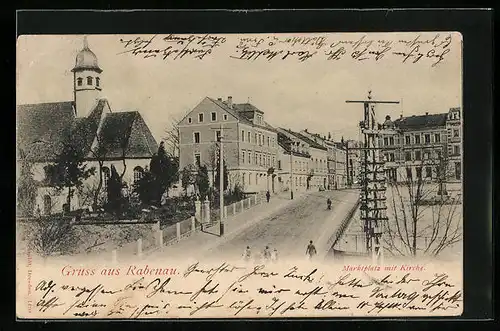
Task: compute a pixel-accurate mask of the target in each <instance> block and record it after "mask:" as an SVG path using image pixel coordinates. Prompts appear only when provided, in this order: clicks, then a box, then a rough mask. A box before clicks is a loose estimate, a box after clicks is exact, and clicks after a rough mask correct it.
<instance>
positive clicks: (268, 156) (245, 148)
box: [178, 97, 278, 192]
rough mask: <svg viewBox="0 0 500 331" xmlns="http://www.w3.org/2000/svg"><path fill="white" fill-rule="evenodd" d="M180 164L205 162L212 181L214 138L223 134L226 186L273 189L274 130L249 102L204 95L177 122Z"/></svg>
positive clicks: (203, 163) (216, 153)
mask: <svg viewBox="0 0 500 331" xmlns="http://www.w3.org/2000/svg"><path fill="white" fill-rule="evenodd" d="M178 126H179V149H180V157H179V163H180V167H181V169H182V168H184V167H185V166H187V165H188V164H194V165H196V166H200V165H206V166H207V168H208V170H209V172H210V173H211V176H209V180H210V183H211V184H213V180H214V178H215V170H216V167H217V159H216V158H217V155H218V152H217V150H218V144H217V137H219V136H220V134H221V130H222V135H223V156H224V162H225V163H226V166H227V169H228V172H229V185H230V186H234V185H236V184H239V185H241V186H242V187H243V189H244V190H245V191H246V192H258V191H264V190H267V189H269V190H272V189H273V187H275V186H276V184H277V183H276V181H277V179H276V176H277V175H276V173H275V172H274V169H276V167H277V163H278V138H277V133H276V130H275V129H274V128H273V127H272V126H270V125H269V124H267V122H266V121H265V120H264V112H263V111H262V110H260V109H258V108H257V107H255V106H254V105H252V104H250V103H239V104H235V103H233V101H232V97H228V98H227V100H226V101H223V100H222V98H218V99H213V98H209V97H205V98H204V99H203V100H202V101H201V102H200V103H199V104H198V105H197V106H196V107H194V108H193V110H191V111H190V112H189V113H188V114H187V115H186V116H185V117H184V118H183V119H182V120H181V121H180V122H179V125H178Z"/></svg>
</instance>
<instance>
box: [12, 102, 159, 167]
mask: <svg viewBox="0 0 500 331" xmlns="http://www.w3.org/2000/svg"><path fill="white" fill-rule="evenodd" d="M106 105H107V100H105V99H100V100H99V102H98V103H97V105H96V106H95V108H94V109H93V110H92V111H91V112H90V114H89V115H88V116H87V117H83V118H76V117H75V112H74V109H73V103H72V102H56V103H41V104H30V105H19V106H18V107H17V146H18V150H19V151H23V153H25V155H26V156H27V157H28V158H29V159H30V160H32V161H34V162H49V161H53V160H54V159H55V157H56V156H57V155H58V154H59V153H60V152H61V151H62V148H63V146H64V144H65V143H69V142H71V143H75V144H76V145H77V146H79V147H80V148H81V150H82V152H83V153H84V154H85V155H87V159H88V160H92V159H95V158H96V157H98V156H99V157H102V158H104V159H106V160H113V159H116V158H121V157H123V155H125V157H126V158H149V157H151V156H152V155H153V153H155V152H156V151H157V149H158V145H157V143H156V141H155V139H154V137H153V135H152V134H151V131H150V130H149V128H148V126H147V125H146V123H145V122H144V119H143V118H142V116H141V115H140V113H139V112H137V111H133V112H112V113H106V114H103V113H104V107H105V106H106ZM101 119H102V121H101Z"/></svg>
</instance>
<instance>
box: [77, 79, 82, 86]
mask: <svg viewBox="0 0 500 331" xmlns="http://www.w3.org/2000/svg"><path fill="white" fill-rule="evenodd" d="M82 84H83V79H82V78H81V77H79V78H77V79H76V85H78V86H82Z"/></svg>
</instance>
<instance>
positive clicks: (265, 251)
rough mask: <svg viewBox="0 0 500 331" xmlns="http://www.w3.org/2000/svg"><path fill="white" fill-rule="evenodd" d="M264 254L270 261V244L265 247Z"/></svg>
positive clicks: (265, 259)
mask: <svg viewBox="0 0 500 331" xmlns="http://www.w3.org/2000/svg"><path fill="white" fill-rule="evenodd" d="M262 255H263V257H264V261H269V260H270V259H271V251H270V250H269V246H266V249H264V252H263V253H262Z"/></svg>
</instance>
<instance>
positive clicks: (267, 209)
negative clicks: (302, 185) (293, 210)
mask: <svg viewBox="0 0 500 331" xmlns="http://www.w3.org/2000/svg"><path fill="white" fill-rule="evenodd" d="M306 194H307V193H306V192H300V193H299V192H296V193H295V195H294V199H293V200H290V193H289V192H283V193H280V194H277V195H273V196H271V200H270V201H269V203H267V202H266V201H265V200H264V201H263V202H262V203H260V204H258V205H256V206H253V207H252V208H250V209H247V210H245V211H243V212H240V213H238V214H236V215H234V216H230V217H228V218H226V219H225V220H224V236H223V237H220V236H219V224H218V222H217V223H216V224H215V225H214V226H211V227H210V228H208V229H206V230H204V232H201V231H197V232H196V233H194V234H193V235H191V236H189V237H188V238H185V239H182V240H180V241H179V242H177V243H175V244H172V245H170V246H164V247H162V248H160V249H157V250H154V251H150V252H145V254H144V257H148V258H150V257H157V256H158V255H162V256H168V257H179V256H180V257H188V256H190V255H194V254H196V255H197V256H199V255H200V254H206V253H208V252H209V251H210V250H212V249H214V248H215V247H217V246H219V245H221V244H223V243H225V242H227V241H229V240H231V239H233V238H234V237H235V236H237V235H238V234H239V233H241V232H242V231H243V230H245V229H246V228H248V227H250V226H252V225H254V224H257V223H258V222H260V221H262V220H263V219H265V218H266V217H269V216H271V215H272V214H273V213H275V212H276V211H278V210H280V209H282V208H284V207H285V206H287V205H289V204H292V203H294V202H296V201H298V200H300V199H301V198H303V197H304V196H305V195H306ZM264 199H265V198H264Z"/></svg>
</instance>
